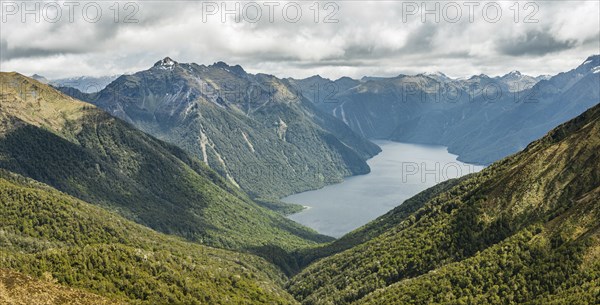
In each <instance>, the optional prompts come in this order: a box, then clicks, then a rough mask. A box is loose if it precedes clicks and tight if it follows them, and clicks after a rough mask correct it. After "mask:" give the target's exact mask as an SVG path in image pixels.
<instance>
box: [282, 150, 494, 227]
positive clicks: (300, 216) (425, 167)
mask: <svg viewBox="0 0 600 305" xmlns="http://www.w3.org/2000/svg"><path fill="white" fill-rule="evenodd" d="M373 142H374V143H376V144H377V145H379V146H380V147H381V149H382V152H381V153H380V154H379V155H377V156H375V157H373V158H372V159H370V160H369V161H368V164H369V166H370V167H371V173H369V174H367V175H362V176H353V177H349V178H347V179H345V180H344V181H343V182H342V183H339V184H334V185H329V186H326V187H324V188H322V189H319V190H314V191H308V192H303V193H299V194H295V195H291V196H288V197H285V198H283V199H282V201H284V202H290V203H297V204H301V205H304V206H305V207H306V209H305V210H304V211H302V212H300V213H297V214H293V215H290V216H289V218H290V219H292V220H295V221H297V222H299V223H301V224H303V225H305V226H307V227H310V228H313V229H315V230H317V231H318V232H319V233H322V234H325V235H329V236H333V237H341V236H342V235H344V234H346V233H348V232H350V231H352V230H354V229H356V228H358V227H360V226H362V225H364V224H366V223H367V222H369V221H371V220H373V219H375V218H377V217H378V216H381V215H383V214H385V213H386V212H388V211H389V210H391V209H393V208H394V207H396V206H398V205H400V204H402V202H404V200H406V199H408V198H410V197H412V196H414V195H416V194H417V193H419V192H421V191H423V190H425V189H427V188H429V187H431V186H433V185H435V184H437V183H439V182H442V181H445V180H448V179H451V178H457V177H460V176H463V175H466V174H469V173H473V172H477V171H480V170H481V169H483V166H477V165H471V164H467V163H463V162H460V161H457V160H456V157H457V156H456V155H453V154H450V153H448V151H447V149H446V147H444V146H432V145H418V144H408V143H398V142H390V141H373Z"/></svg>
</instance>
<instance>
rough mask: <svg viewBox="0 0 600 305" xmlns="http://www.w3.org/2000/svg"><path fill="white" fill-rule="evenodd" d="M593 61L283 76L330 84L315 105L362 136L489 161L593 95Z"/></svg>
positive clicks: (599, 83) (595, 98)
mask: <svg viewBox="0 0 600 305" xmlns="http://www.w3.org/2000/svg"><path fill="white" fill-rule="evenodd" d="M598 67H600V55H594V56H591V57H589V58H588V59H587V60H585V62H584V63H582V64H581V65H580V66H579V67H577V68H576V69H573V70H571V71H568V72H564V73H560V74H558V75H555V76H553V77H551V78H548V77H547V76H541V77H537V78H533V77H529V76H526V75H522V74H521V73H519V72H517V71H513V72H511V73H508V74H506V75H504V76H501V77H494V78H492V77H489V76H486V75H483V74H481V75H475V76H472V77H470V78H468V79H448V78H447V77H444V76H443V75H439V74H437V75H435V74H434V75H432V74H419V75H415V76H409V75H399V76H397V77H391V78H375V77H369V78H363V79H361V81H356V82H355V83H353V85H352V86H351V87H343V86H341V85H338V84H337V81H329V80H324V79H318V78H315V77H313V78H308V79H306V80H292V81H291V82H292V83H293V84H295V85H296V86H297V87H298V88H300V89H310V88H313V87H315V86H318V87H320V88H329V87H332V88H334V89H330V91H331V92H334V94H332V95H331V96H329V97H328V99H327V101H329V102H327V103H325V102H321V101H316V102H315V105H316V106H317V107H319V108H321V109H323V110H325V111H327V112H329V113H331V114H332V115H334V116H335V117H337V118H339V119H341V120H343V121H344V122H346V124H348V126H350V127H351V128H352V129H353V130H354V131H355V132H357V133H359V134H361V135H363V136H365V137H368V138H379V139H391V140H395V141H402V142H411V143H424V144H436V145H444V146H448V147H449V151H450V152H452V153H455V154H457V155H459V160H461V161H465V162H469V163H479V164H490V163H492V162H494V161H496V160H499V159H501V158H503V157H505V156H508V155H510V154H513V153H515V152H517V151H519V150H521V149H523V148H524V147H525V146H526V145H527V144H528V143H529V142H531V141H533V140H535V139H537V138H539V137H541V136H543V135H544V134H545V133H546V132H548V131H549V130H550V129H552V128H553V127H555V126H557V125H559V124H561V123H563V122H565V121H567V120H569V119H571V118H573V117H575V116H577V115H579V114H581V113H582V112H583V111H585V109H588V108H589V107H592V106H593V105H595V104H597V103H598V102H600V73H599V72H600V70H599V69H600V68H598ZM330 91H327V92H330ZM307 96H311V95H310V94H309V95H307ZM313 102H314V100H313Z"/></svg>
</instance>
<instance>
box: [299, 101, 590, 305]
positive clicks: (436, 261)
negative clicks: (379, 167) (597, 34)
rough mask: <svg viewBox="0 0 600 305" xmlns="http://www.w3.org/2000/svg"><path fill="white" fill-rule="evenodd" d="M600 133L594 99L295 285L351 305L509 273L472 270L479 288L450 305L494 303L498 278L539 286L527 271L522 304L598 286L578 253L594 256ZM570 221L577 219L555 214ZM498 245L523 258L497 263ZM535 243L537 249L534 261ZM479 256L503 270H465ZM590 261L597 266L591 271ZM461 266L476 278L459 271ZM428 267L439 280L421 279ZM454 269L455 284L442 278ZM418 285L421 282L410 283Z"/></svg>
mask: <svg viewBox="0 0 600 305" xmlns="http://www.w3.org/2000/svg"><path fill="white" fill-rule="evenodd" d="M599 135H600V106H596V107H594V108H592V109H591V110H589V111H587V112H586V113H584V114H583V115H581V116H579V117H577V118H576V119H573V120H572V121H570V122H568V123H565V124H563V125H561V126H560V127H558V128H556V129H555V130H553V131H552V132H550V133H549V134H548V135H547V136H545V137H544V138H542V139H540V140H538V141H536V142H533V143H532V144H530V145H529V146H528V147H527V149H525V150H524V151H523V152H521V153H519V154H517V155H514V156H511V157H509V158H507V159H504V160H502V161H500V162H497V163H495V164H493V165H492V166H490V167H488V168H487V169H485V170H484V171H482V172H480V173H477V174H474V175H471V176H468V177H467V178H466V179H465V180H464V181H462V182H461V183H459V184H458V185H456V186H454V187H452V188H451V189H450V190H447V191H445V192H442V193H441V194H439V195H437V196H436V197H434V198H432V199H430V200H428V201H427V202H426V203H424V204H423V205H422V206H421V207H420V208H419V209H418V210H416V211H415V212H413V213H411V214H410V215H409V216H408V217H402V218H400V219H398V220H400V222H397V223H394V224H393V226H391V228H389V229H387V230H386V231H385V232H383V233H381V234H379V235H378V236H377V237H375V238H373V239H371V240H369V241H367V242H365V243H362V244H360V245H358V246H356V247H353V248H351V249H349V250H347V251H344V252H341V253H339V254H336V255H333V256H330V257H328V258H325V259H322V260H320V261H318V262H316V263H314V264H312V265H311V266H309V267H308V268H306V269H305V270H303V271H302V272H301V273H300V274H299V275H297V276H296V277H295V278H293V279H292V281H291V283H290V286H289V291H290V292H291V293H292V294H294V295H295V296H296V298H297V299H299V300H301V301H302V302H303V303H305V304H327V303H328V302H333V303H336V304H347V303H352V302H355V301H358V300H361V299H362V298H363V297H365V296H367V295H368V294H370V293H373V292H374V291H377V292H375V293H373V294H372V295H371V296H369V297H368V298H367V299H364V300H361V301H368V302H374V303H381V302H384V301H382V300H394V299H396V300H397V298H398V294H404V293H408V292H410V289H416V290H417V291H418V293H420V294H423V295H424V296H423V298H415V300H417V301H418V302H417V301H415V302H416V303H418V304H426V303H428V302H433V300H434V298H436V297H439V295H437V293H438V292H440V291H447V290H454V289H456V288H457V285H462V283H461V282H458V279H463V280H464V279H465V278H467V279H468V278H469V276H470V275H472V274H481V276H483V277H487V278H489V277H493V276H496V275H497V274H496V273H497V272H500V271H499V270H502V272H504V273H503V274H504V275H505V277H504V278H503V279H504V280H501V279H494V280H487V281H478V280H477V278H476V277H475V278H474V279H469V281H474V282H472V283H471V284H472V286H474V287H475V288H476V289H475V290H472V291H471V292H464V293H463V294H458V293H457V292H456V291H454V292H453V293H454V295H451V294H449V295H448V300H449V302H452V300H454V301H456V300H457V299H459V298H460V297H461V296H463V297H467V300H468V298H469V297H473V298H478V297H479V298H482V299H485V300H486V301H488V302H492V303H494V302H495V300H492V296H494V295H496V294H495V292H496V291H495V290H491V289H496V288H494V287H493V285H494V283H496V282H497V283H498V285H499V288H506V287H505V285H503V284H506V285H508V284H515V283H517V286H516V287H511V288H510V289H508V290H509V291H510V290H511V289H512V290H514V289H517V288H519V289H520V288H523V289H533V286H535V285H531V284H529V285H519V283H520V282H519V281H517V279H522V278H521V277H520V276H519V271H520V270H521V268H524V270H527V272H529V273H528V274H529V278H527V277H526V279H527V280H530V281H536V280H537V281H542V282H543V283H544V284H543V285H541V288H538V289H539V290H538V291H530V292H529V293H523V294H519V295H516V294H518V293H517V292H515V293H514V294H513V295H512V297H521V298H522V299H521V301H522V302H525V301H532V302H534V301H535V300H536V299H538V298H543V297H544V295H546V294H552V293H560V291H561V290H560V289H562V290H563V291H567V290H569V289H574V287H575V286H576V285H577V283H578V282H577V281H576V280H575V281H574V282H570V280H569V279H572V278H579V279H581V281H582V282H585V283H588V284H589V283H590V281H591V283H593V282H594V281H595V283H596V284H597V279H598V265H597V264H595V265H594V264H593V262H594V261H593V260H591V261H590V260H589V259H582V258H581V257H587V256H586V255H588V254H586V253H589V252H590V251H591V252H596V253H597V246H598V242H597V241H598V239H597V229H598V228H597V224H598V215H597V210H598V199H597V198H598V197H597V188H598V185H600V176H599V175H598V173H600V162H598V160H600V156H599V151H600V149H599V148H600V136H599ZM582 198H590V199H589V200H587V201H586V200H583V199H582ZM401 209H402V207H399V208H397V209H396V210H401ZM594 211H596V212H594ZM563 218H564V219H570V220H569V221H567V220H565V221H564V222H558V221H559V220H553V219H563ZM557 228H558V229H557ZM531 240H533V241H531ZM494 247H495V248H494ZM498 247H500V248H498ZM502 247H505V248H506V247H508V248H509V249H505V248H502ZM529 247H531V248H529ZM514 248H517V249H514ZM499 249H504V250H502V251H506V252H510V253H508V254H510V255H518V256H519V255H520V256H523V257H522V258H521V259H522V265H520V266H518V267H516V266H512V265H510V266H504V265H501V266H497V265H498V264H500V262H499V259H500V258H501V254H502V251H500V250H499ZM511 249H512V250H511ZM534 249H535V251H539V253H540V254H539V255H534V257H529V258H528V257H527V256H528V255H531V253H532V251H534ZM594 249H596V250H594ZM508 254H507V255H508ZM596 257H597V256H596ZM465 259H471V260H473V261H464V260H465ZM558 259H560V260H558ZM557 260H558V262H559V263H555V264H552V262H556V261H557ZM474 261H475V262H481V261H482V262H483V263H482V264H491V265H490V266H492V265H494V266H496V267H490V269H489V270H486V269H484V270H479V271H473V272H471V271H470V270H471V269H467V271H465V269H464V268H467V267H468V266H470V264H472V263H473V262H474ZM452 264H459V265H452ZM460 264H462V265H460ZM586 264H591V267H592V269H590V270H588V269H587V268H584V267H583V266H586ZM434 270H435V271H434ZM461 271H462V272H463V274H465V272H466V274H468V275H469V276H466V275H465V276H461V275H460V273H459V272H461ZM588 271H589V273H588ZM511 272H512V273H511ZM524 272H525V271H524ZM424 274H427V279H431V280H430V283H433V285H430V286H426V285H425V286H423V285H424V284H425V283H426V282H427V281H426V279H423V278H425V276H423V275H424ZM440 274H441V275H440ZM452 276H453V278H454V279H455V280H454V281H453V280H449V281H445V282H444V281H442V280H443V279H448V278H449V277H450V278H452ZM545 276H547V277H548V279H547V280H544V277H545ZM413 282H414V283H417V284H415V285H413V286H411V284H410V283H413ZM395 283H397V284H395ZM392 284H394V286H390V285H392ZM465 285H468V283H466V284H465ZM388 286H390V287H393V288H388V289H389V292H388V289H384V290H380V289H382V288H385V287H388ZM396 287H398V288H396ZM419 287H421V288H419ZM461 287H462V286H461ZM477 289H479V290H477ZM596 291H597V290H596ZM565 296H567V295H566V294H565ZM488 297H489V298H488ZM507 297H509V296H508V295H507ZM407 298H408V299H410V297H407ZM430 298H432V299H430ZM377 300H379V301H380V302H377ZM436 300H437V299H436ZM448 300H445V299H444V300H438V301H439V302H443V301H448ZM463 301H464V300H463ZM398 302H400V301H398ZM359 303H360V301H359Z"/></svg>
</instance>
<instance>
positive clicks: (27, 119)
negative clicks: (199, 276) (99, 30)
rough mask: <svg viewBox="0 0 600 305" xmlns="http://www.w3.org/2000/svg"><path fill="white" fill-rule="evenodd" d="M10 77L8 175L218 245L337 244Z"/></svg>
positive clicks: (6, 91) (5, 102)
mask: <svg viewBox="0 0 600 305" xmlns="http://www.w3.org/2000/svg"><path fill="white" fill-rule="evenodd" d="M0 77H1V78H0V84H1V85H2V86H3V87H2V96H1V97H0V168H5V169H8V170H10V171H13V172H17V173H19V174H22V175H24V176H27V177H30V178H33V179H35V180H38V181H40V182H44V183H47V184H49V185H51V186H53V187H55V188H57V189H59V190H61V191H63V192H66V193H68V194H70V195H73V196H75V197H78V198H80V199H83V200H85V201H88V202H90V203H93V204H98V205H101V206H103V207H106V208H109V209H111V210H115V211H117V212H118V213H120V214H121V215H124V216H125V217H127V218H129V219H132V220H135V221H136V222H139V223H141V224H144V225H147V226H149V227H151V228H153V229H155V230H158V231H161V232H164V233H169V234H177V235H180V236H183V237H185V238H187V239H190V240H193V241H197V242H200V243H204V244H208V245H213V246H218V247H225V248H230V249H246V250H253V251H260V249H262V248H264V247H267V248H268V247H271V246H272V247H275V248H280V249H284V250H289V249H292V248H297V247H303V246H306V245H309V244H313V243H315V242H319V241H324V240H328V238H325V237H323V236H320V235H317V234H316V233H314V232H313V231H311V230H309V229H307V228H305V227H302V226H300V225H298V224H296V223H294V222H292V221H291V220H288V219H286V218H284V217H282V216H281V215H279V214H277V213H275V212H272V211H270V210H268V209H265V208H263V207H261V206H258V205H257V204H256V203H254V202H252V201H251V200H250V199H248V198H247V196H246V195H245V194H243V193H242V192H241V191H239V189H238V188H237V187H235V186H233V185H231V184H230V183H228V182H227V181H225V180H224V179H223V178H221V177H220V176H219V175H218V174H216V173H215V172H213V171H212V170H210V169H209V168H208V167H206V166H205V165H204V164H202V162H200V161H199V160H197V159H195V158H193V157H190V156H189V155H188V154H186V153H185V152H183V151H182V150H181V149H178V148H176V147H174V146H172V145H169V144H166V143H164V142H162V141H160V140H157V139H155V138H152V137H151V136H148V135H146V134H144V133H142V132H141V131H138V130H136V129H135V128H133V127H132V126H130V125H129V124H127V123H125V122H123V121H121V120H119V119H116V118H114V117H111V116H110V115H108V114H106V113H105V112H103V111H101V110H99V109H98V108H96V107H95V106H92V105H90V104H87V103H83V102H80V101H77V100H73V99H71V98H69V97H67V96H65V95H63V94H61V93H60V92H58V91H56V90H54V89H52V88H51V87H48V86H46V85H43V84H41V83H39V82H36V81H34V80H31V79H29V78H26V77H24V76H22V75H19V74H17V73H2V74H0ZM269 253H270V252H269Z"/></svg>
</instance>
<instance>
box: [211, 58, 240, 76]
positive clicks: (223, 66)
mask: <svg viewBox="0 0 600 305" xmlns="http://www.w3.org/2000/svg"><path fill="white" fill-rule="evenodd" d="M210 67H213V68H218V69H222V70H225V71H227V72H231V73H234V74H237V75H239V76H244V75H246V74H247V73H246V71H245V70H244V68H242V66H240V65H235V66H230V65H228V64H227V63H226V62H223V61H218V62H216V63H214V64H212V65H211V66H210Z"/></svg>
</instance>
